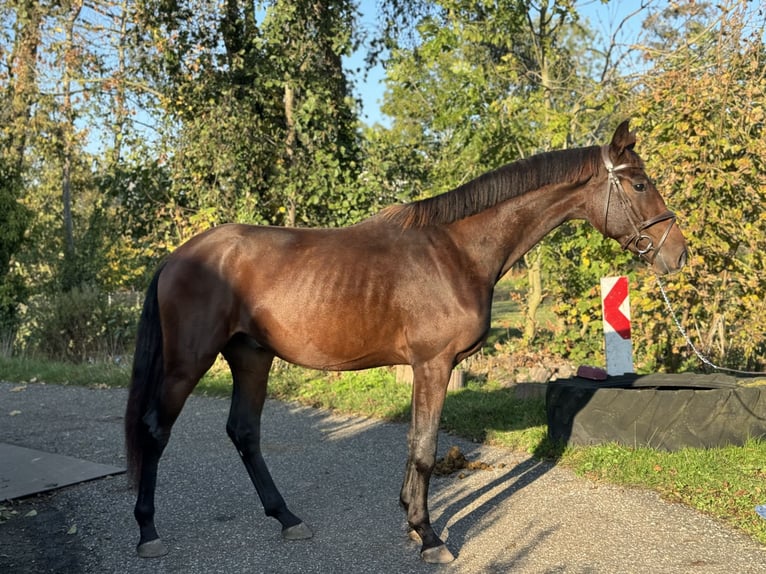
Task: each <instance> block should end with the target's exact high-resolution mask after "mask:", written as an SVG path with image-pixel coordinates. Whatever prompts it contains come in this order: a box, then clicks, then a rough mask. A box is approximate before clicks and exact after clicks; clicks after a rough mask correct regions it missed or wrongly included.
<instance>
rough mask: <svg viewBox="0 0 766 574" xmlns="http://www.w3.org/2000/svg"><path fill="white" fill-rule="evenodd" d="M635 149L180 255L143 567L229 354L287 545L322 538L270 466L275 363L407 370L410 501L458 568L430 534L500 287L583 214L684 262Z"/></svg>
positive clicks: (164, 295)
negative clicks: (472, 359)
mask: <svg viewBox="0 0 766 574" xmlns="http://www.w3.org/2000/svg"><path fill="white" fill-rule="evenodd" d="M634 145H635V137H634V135H633V134H632V133H631V132H630V130H629V128H628V122H624V123H622V124H621V125H620V126H619V127H618V128H617V130H616V131H615V133H614V136H613V138H612V141H611V143H610V144H608V145H605V146H603V147H597V146H596V147H587V148H581V149H572V150H566V151H558V152H550V153H544V154H540V155H537V156H534V157H531V158H529V159H526V160H522V161H518V162H516V163H513V164H510V165H507V166H505V167H502V168H500V169H498V170H496V171H493V172H491V173H488V174H485V175H483V176H481V177H479V178H478V179H476V180H474V181H472V182H470V183H467V184H465V185H463V186H461V187H459V188H457V189H455V190H453V191H450V192H448V193H445V194H443V195H440V196H437V197H434V198H431V199H426V200H423V201H416V202H414V203H411V204H408V205H398V206H393V207H389V208H387V209H385V210H383V211H382V212H381V213H379V214H377V215H375V216H373V217H371V218H369V219H367V220H365V221H362V222H361V223H359V224H357V225H353V226H351V227H347V228H343V229H288V228H277V227H256V226H248V225H223V226H220V227H216V228H214V229H210V230H209V231H206V232H204V233H202V234H200V235H197V236H196V237H194V238H192V239H191V240H190V241H188V242H187V243H185V244H184V245H182V246H181V247H179V248H178V249H177V250H175V251H174V252H173V253H172V254H170V255H169V256H168V257H167V259H166V260H165V261H164V263H163V264H162V266H161V267H160V269H159V270H158V271H157V273H156V274H155V276H154V279H153V280H152V283H151V285H150V287H149V290H148V292H147V295H146V300H145V303H144V308H143V312H142V315H141V321H140V324H139V333H138V341H137V346H136V354H135V359H134V365H133V375H132V383H131V387H130V396H129V399H128V405H127V412H126V418H125V427H126V444H127V453H128V470H129V475H130V477H131V478H132V480H133V482H134V484H135V483H137V484H138V499H137V502H136V506H135V517H136V520H137V521H138V525H139V527H140V542H139V544H138V554H139V555H140V556H143V557H151V556H160V555H162V554H165V553H166V552H167V549H166V547H165V545H164V544H163V543H162V542H161V541H160V538H159V536H158V534H157V530H156V529H155V526H154V492H155V486H156V478H157V466H158V463H159V460H160V457H161V455H162V452H163V449H164V448H165V445H166V444H167V442H168V439H169V438H170V431H171V428H172V426H173V423H174V422H175V420H176V418H177V417H178V415H179V413H180V412H181V409H182V408H183V406H184V402H185V401H186V399H187V397H188V396H189V394H190V393H191V392H192V389H194V386H195V385H196V384H197V382H198V381H199V379H200V377H202V375H203V374H204V373H205V372H206V371H207V370H208V369H209V368H210V366H211V365H212V364H213V361H214V360H215V358H216V357H217V355H218V354H219V353H221V354H222V355H223V357H224V358H225V359H226V361H227V362H228V364H229V366H230V368H231V373H232V377H233V393H232V401H231V411H230V413H229V418H228V422H227V425H226V430H227V433H228V435H229V437H230V438H231V440H232V441H233V443H234V445H235V446H236V448H237V451H238V452H239V454H240V455H241V457H242V460H243V462H244V464H245V467H246V468H247V472H248V473H249V475H250V478H251V479H252V482H253V484H254V485H255V489H256V491H257V493H258V496H259V497H260V499H261V502H262V503H263V506H264V509H265V512H266V514H267V515H268V516H272V517H274V518H276V519H277V520H278V521H279V522H280V523H281V525H282V533H283V535H284V537H285V538H288V539H299V538H308V537H310V536H311V535H312V533H311V531H310V530H309V528H308V527H307V526H306V525H305V524H304V523H303V522H302V521H301V519H300V518H298V517H297V516H295V515H294V514H293V513H292V512H290V510H288V508H287V505H286V504H285V501H284V499H283V498H282V496H281V494H280V493H279V491H278V490H277V487H276V486H275V485H274V482H273V480H272V478H271V475H270V474H269V471H268V469H267V467H266V463H265V461H264V459H263V456H262V454H261V448H260V419H261V410H262V408H263V405H264V400H265V398H266V383H267V380H268V375H269V369H270V367H271V363H272V360H273V359H274V357H280V358H282V359H284V360H285V361H289V362H291V363H295V364H298V365H303V366H305V367H311V368H315V369H327V370H352V369H365V368H368V367H376V366H383V365H396V364H408V365H411V366H412V369H413V371H414V384H413V390H412V421H411V426H410V431H409V435H408V445H409V456H408V459H407V463H406V470H405V475H404V483H403V484H402V489H401V493H400V500H401V504H402V506H403V507H404V509H405V511H406V513H407V522H408V524H409V527H410V528H411V529H412V535H413V536H415V535H417V537H419V539H420V541H421V543H422V550H421V556H422V558H423V559H424V560H425V561H427V562H448V561H450V560H452V559H453V556H452V554H451V553H450V551H449V550H448V549H447V548H446V547H445V545H444V544H443V542H442V541H441V540H440V539H439V537H438V536H437V535H436V533H435V532H434V530H433V528H432V527H431V522H430V518H429V514H428V506H427V498H428V485H429V480H430V477H431V472H432V470H433V467H434V461H435V456H436V440H437V431H438V427H439V418H440V415H441V410H442V405H443V403H444V398H445V394H446V389H447V383H448V380H449V377H450V372H451V370H452V368H453V367H454V366H455V365H457V364H458V363H459V362H460V361H461V360H463V359H464V358H466V357H468V356H469V355H471V354H473V353H475V352H476V351H477V350H478V349H479V348H480V347H481V345H482V342H483V341H484V339H485V337H486V335H487V331H488V329H489V322H490V307H491V304H492V292H493V289H494V286H495V283H496V282H497V281H498V279H499V278H500V277H502V276H503V274H504V273H505V272H506V271H508V269H509V268H510V267H511V265H513V263H515V262H516V261H518V259H519V258H520V257H521V256H522V255H524V253H526V252H527V251H528V250H529V249H530V248H532V246H534V245H535V244H536V243H537V242H538V241H539V240H540V239H541V238H542V237H543V236H544V235H545V234H547V233H548V232H549V231H551V230H552V229H554V228H555V227H557V226H558V225H560V224H561V223H563V222H564V221H567V220H570V219H574V218H578V219H586V220H588V221H589V222H590V223H591V224H592V225H593V226H594V227H595V228H596V229H598V230H599V231H600V232H601V233H603V234H604V235H606V236H608V237H611V238H614V239H616V240H617V241H619V242H620V244H621V245H622V247H623V248H625V249H629V250H631V251H632V252H634V253H635V254H637V255H638V256H639V257H641V258H642V259H644V260H645V261H647V262H648V263H649V264H650V265H651V266H652V268H653V269H654V271H655V272H656V273H658V274H666V273H670V272H674V271H677V270H679V269H681V268H682V267H683V266H684V263H685V261H686V243H685V240H684V237H683V235H682V234H681V231H680V230H679V229H678V226H677V225H675V215H674V214H673V213H672V212H670V211H668V209H667V207H666V206H665V203H664V201H663V199H662V198H661V197H660V194H659V193H658V192H657V189H656V188H655V186H654V184H653V183H652V181H651V180H650V179H649V177H648V176H647V175H646V173H645V172H644V167H643V162H642V161H641V159H640V158H639V156H638V155H636V153H635V152H634V151H633V148H634Z"/></svg>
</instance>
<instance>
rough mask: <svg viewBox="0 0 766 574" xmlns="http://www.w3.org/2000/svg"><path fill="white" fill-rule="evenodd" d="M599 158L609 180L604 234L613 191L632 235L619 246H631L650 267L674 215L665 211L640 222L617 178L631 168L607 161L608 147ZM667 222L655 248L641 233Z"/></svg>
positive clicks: (647, 237) (649, 238)
mask: <svg viewBox="0 0 766 574" xmlns="http://www.w3.org/2000/svg"><path fill="white" fill-rule="evenodd" d="M601 158H602V159H603V160H604V166H605V167H606V171H607V173H608V178H609V189H608V190H607V194H606V205H605V207H604V234H606V227H607V223H608V219H607V216H608V215H609V203H610V202H611V198H612V191H615V192H616V195H617V199H618V200H619V202H620V204H622V208H623V209H624V210H625V213H626V215H627V216H628V221H630V224H631V226H632V227H633V234H632V235H628V236H627V237H626V238H625V239H623V240H622V241H621V242H620V245H621V246H622V248H623V249H628V248H629V247H630V246H633V247H634V248H635V250H636V253H638V255H639V257H643V258H644V259H645V260H646V261H647V262H648V263H649V264H650V265H651V264H652V263H654V260H655V259H656V257H657V254H658V253H659V252H660V249H661V248H662V246H663V245H664V244H665V240H666V239H667V238H668V235H669V234H670V230H671V229H672V228H673V224H674V223H675V222H676V214H675V213H673V212H672V211H670V210H665V211H664V212H662V213H660V214H659V215H656V216H655V217H652V218H651V219H646V220H644V221H641V216H640V214H638V213H637V212H636V209H635V208H634V207H633V204H632V203H631V201H630V198H629V197H628V194H627V193H626V192H625V190H624V189H623V187H622V182H620V178H619V177H618V176H617V172H619V171H623V170H625V169H628V168H630V167H632V166H630V165H629V164H627V163H623V164H620V165H618V166H615V165H613V164H612V160H611V159H609V146H604V147H602V148H601ZM668 220H669V221H670V224H669V225H668V227H667V229H665V233H663V234H662V237H661V238H660V241H659V243H657V246H656V247H655V245H654V241H652V238H651V237H649V236H648V235H646V234H645V233H643V232H644V231H646V230H647V229H649V228H650V227H652V226H653V225H656V224H657V223H660V222H661V221H668ZM642 244H643V247H642Z"/></svg>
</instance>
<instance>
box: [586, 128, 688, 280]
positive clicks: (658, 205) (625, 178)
mask: <svg viewBox="0 0 766 574" xmlns="http://www.w3.org/2000/svg"><path fill="white" fill-rule="evenodd" d="M635 144H636V136H635V135H634V134H633V133H631V132H630V129H629V128H628V122H627V121H625V122H623V123H621V124H620V125H619V126H618V127H617V130H616V131H615V132H614V136H613V137H612V142H611V143H610V144H608V145H605V146H604V147H602V148H601V158H602V161H603V165H604V168H605V169H604V173H605V174H606V178H605V181H604V183H603V187H602V189H603V195H602V194H597V197H603V205H602V206H601V214H600V215H599V206H598V205H594V212H593V217H594V218H595V221H594V223H595V225H596V227H597V228H598V229H600V230H601V232H602V233H603V234H604V235H606V236H607V237H611V238H613V239H616V240H617V241H619V242H620V245H622V248H623V249H628V250H630V251H632V252H633V253H635V254H636V255H638V256H639V257H640V258H642V259H643V260H645V261H646V262H647V263H649V264H650V265H651V266H652V269H654V271H655V273H657V274H659V275H665V274H667V273H672V272H674V271H678V270H679V269H681V268H682V267H683V266H684V265H685V264H686V240H685V239H684V236H683V234H682V233H681V230H680V229H679V228H678V225H676V216H675V214H674V213H673V212H672V211H669V210H668V208H667V206H666V205H665V201H664V200H663V199H662V197H661V196H660V194H659V192H658V191H657V188H656V187H655V186H654V183H653V182H652V180H651V179H650V178H649V176H647V175H646V172H645V171H644V162H643V161H642V160H641V158H640V157H638V155H637V154H636V153H635V152H634V151H633V147H634V146H635ZM598 179H599V180H600V178H598ZM599 185H601V184H599ZM599 219H600V221H599Z"/></svg>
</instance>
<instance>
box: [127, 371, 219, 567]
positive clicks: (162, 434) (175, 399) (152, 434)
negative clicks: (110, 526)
mask: <svg viewBox="0 0 766 574" xmlns="http://www.w3.org/2000/svg"><path fill="white" fill-rule="evenodd" d="M203 372H204V371H203ZM198 380H199V376H195V377H186V378H176V377H173V376H168V377H165V379H164V381H163V385H162V388H161V390H160V392H159V396H158V397H156V399H155V400H154V402H153V403H152V404H151V405H150V409H149V411H148V412H147V413H146V414H145V415H144V417H143V423H144V424H145V431H144V432H145V438H144V448H143V453H142V463H141V474H140V477H139V485H138V497H137V499H136V506H135V509H134V511H133V514H134V516H135V518H136V522H138V527H139V530H140V539H139V542H138V546H137V549H136V551H137V553H138V555H139V556H141V557H142V558H155V557H158V556H164V555H165V554H167V552H168V550H167V547H166V546H165V544H164V543H163V542H162V541H161V540H160V537H159V535H158V534H157V529H156V527H155V525H154V512H155V508H154V494H155V489H156V486H157V467H158V465H159V461H160V457H161V456H162V453H163V451H164V450H165V447H166V446H167V444H168V440H169V439H170V431H171V429H172V427H173V424H174V423H175V421H176V419H177V418H178V415H179V414H180V413H181V409H182V408H183V405H184V403H185V402H186V399H187V398H188V396H189V394H190V393H191V391H192V389H193V388H194V386H195V385H196V383H197V381H198Z"/></svg>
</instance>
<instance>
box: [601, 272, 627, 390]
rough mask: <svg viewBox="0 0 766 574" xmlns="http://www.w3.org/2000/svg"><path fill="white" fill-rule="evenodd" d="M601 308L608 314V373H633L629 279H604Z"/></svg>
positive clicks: (605, 322)
mask: <svg viewBox="0 0 766 574" xmlns="http://www.w3.org/2000/svg"><path fill="white" fill-rule="evenodd" d="M601 309H602V310H603V313H604V315H603V316H604V341H605V343H606V372H607V374H608V375H610V376H614V375H624V374H625V373H632V372H633V343H632V341H631V338H630V295H629V293H628V278H627V277H602V278H601Z"/></svg>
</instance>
